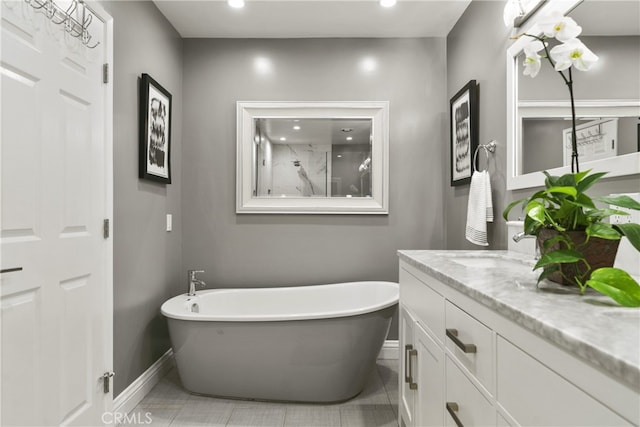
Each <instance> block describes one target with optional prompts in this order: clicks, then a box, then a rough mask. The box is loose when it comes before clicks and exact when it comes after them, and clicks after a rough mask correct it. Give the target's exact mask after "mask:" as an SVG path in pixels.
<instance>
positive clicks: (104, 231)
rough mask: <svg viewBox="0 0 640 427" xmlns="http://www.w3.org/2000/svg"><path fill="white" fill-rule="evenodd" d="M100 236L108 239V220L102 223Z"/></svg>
mask: <svg viewBox="0 0 640 427" xmlns="http://www.w3.org/2000/svg"><path fill="white" fill-rule="evenodd" d="M102 236H103V237H104V238H105V239H108V238H109V219H108V218H107V219H105V220H104V222H103V223H102Z"/></svg>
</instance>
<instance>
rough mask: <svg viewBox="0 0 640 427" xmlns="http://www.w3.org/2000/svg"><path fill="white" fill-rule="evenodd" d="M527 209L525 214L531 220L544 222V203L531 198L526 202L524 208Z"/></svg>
mask: <svg viewBox="0 0 640 427" xmlns="http://www.w3.org/2000/svg"><path fill="white" fill-rule="evenodd" d="M525 210H526V211H527V216H528V217H529V218H531V219H532V220H534V221H536V222H538V223H540V224H544V213H545V208H544V205H543V204H542V203H540V202H538V201H536V200H533V201H531V202H529V203H527V207H526V208H525Z"/></svg>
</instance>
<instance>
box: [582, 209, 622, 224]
mask: <svg viewBox="0 0 640 427" xmlns="http://www.w3.org/2000/svg"><path fill="white" fill-rule="evenodd" d="M584 213H585V215H586V216H587V217H588V218H594V219H596V220H598V221H599V220H601V219H603V218H608V217H610V216H611V215H621V216H625V215H629V213H628V212H625V211H619V210H616V209H609V208H607V209H590V208H587V207H584Z"/></svg>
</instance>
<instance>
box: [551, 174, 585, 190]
mask: <svg viewBox="0 0 640 427" xmlns="http://www.w3.org/2000/svg"><path fill="white" fill-rule="evenodd" d="M582 174H583V173H580V174H579V175H582ZM576 176H578V175H577V174H573V173H567V174H565V175H562V176H561V177H560V178H558V179H557V180H556V186H560V187H574V188H575V186H576Z"/></svg>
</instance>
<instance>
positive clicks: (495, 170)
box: [444, 0, 640, 249]
mask: <svg viewBox="0 0 640 427" xmlns="http://www.w3.org/2000/svg"><path fill="white" fill-rule="evenodd" d="M504 4H505V2H504V1H491V0H474V1H473V2H471V4H470V5H469V7H468V8H467V10H466V11H465V13H464V15H463V16H462V17H461V19H460V20H459V21H458V23H457V24H456V25H455V27H454V28H453V29H452V31H451V32H450V33H449V35H448V37H447V95H448V96H449V98H450V97H451V96H453V95H454V94H455V93H456V92H457V91H458V90H459V89H460V88H461V87H462V86H463V85H464V84H465V83H466V82H468V81H469V80H471V79H475V80H477V81H478V83H479V84H480V120H479V123H480V143H485V142H487V141H489V140H491V139H494V138H495V139H497V141H498V148H497V151H496V153H495V154H493V155H492V156H491V161H490V162H489V172H490V173H491V185H492V189H493V205H494V217H495V222H494V223H493V224H490V225H489V229H488V231H489V235H488V238H489V242H490V246H489V247H488V248H487V249H506V247H507V238H508V237H510V236H507V232H506V225H505V223H504V220H503V219H502V210H503V209H504V207H505V206H506V204H507V203H509V202H510V201H511V200H515V199H518V198H522V197H526V196H528V195H529V194H531V190H519V191H513V192H508V191H506V178H505V173H506V165H507V163H506V141H505V138H506V106H505V102H506V83H505V82H506V62H505V61H506V59H505V58H506V49H507V48H508V46H509V45H510V43H511V40H510V39H509V36H510V32H509V29H507V28H505V26H504V24H503V22H502V10H503V7H504ZM590 47H591V46H590ZM543 65H546V64H543ZM585 75H586V74H585ZM557 78H558V80H561V79H560V77H557ZM636 83H637V82H636ZM567 99H568V97H567ZM445 156H446V157H444V158H446V159H447V163H446V164H447V165H448V164H450V162H449V157H448V153H445ZM480 157H481V158H482V161H483V163H482V168H484V165H485V163H484V155H483V154H482V155H481V156H480ZM449 173H450V172H449V170H448V166H447V174H449ZM638 188H640V176H639V175H634V176H632V177H626V178H619V179H613V178H611V179H607V180H604V181H602V182H601V183H599V184H598V185H597V186H595V187H594V188H593V190H592V191H590V193H591V194H592V195H604V194H609V193H614V192H615V193H624V192H637V191H638ZM468 195H469V187H468V186H464V187H458V188H448V191H446V192H445V199H444V205H445V212H446V215H445V221H446V247H447V248H448V249H471V248H473V249H480V248H481V247H479V246H474V245H472V244H470V243H469V242H467V241H466V239H465V237H464V226H465V223H466V212H467V200H468Z"/></svg>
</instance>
